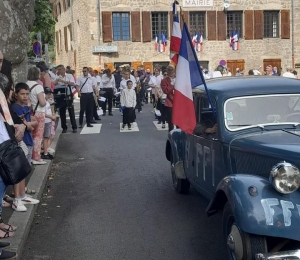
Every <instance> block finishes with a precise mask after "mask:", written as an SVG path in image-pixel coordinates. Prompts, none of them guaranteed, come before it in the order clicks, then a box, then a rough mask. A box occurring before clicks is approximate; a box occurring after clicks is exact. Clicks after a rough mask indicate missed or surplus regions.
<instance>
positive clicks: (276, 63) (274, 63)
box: [263, 59, 281, 70]
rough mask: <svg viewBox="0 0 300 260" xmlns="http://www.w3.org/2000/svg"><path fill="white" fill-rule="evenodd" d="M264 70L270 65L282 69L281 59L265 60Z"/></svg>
mask: <svg viewBox="0 0 300 260" xmlns="http://www.w3.org/2000/svg"><path fill="white" fill-rule="evenodd" d="M263 64H264V68H263V69H264V70H265V68H266V67H267V66H268V65H271V66H272V67H277V69H279V68H281V59H264V60H263Z"/></svg>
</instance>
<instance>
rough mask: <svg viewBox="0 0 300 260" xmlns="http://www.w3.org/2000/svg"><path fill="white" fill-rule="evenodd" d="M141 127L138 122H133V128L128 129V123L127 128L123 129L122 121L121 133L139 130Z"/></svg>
mask: <svg viewBox="0 0 300 260" xmlns="http://www.w3.org/2000/svg"><path fill="white" fill-rule="evenodd" d="M139 131H140V129H139V127H138V125H137V123H136V122H134V123H132V124H131V130H129V129H128V127H127V125H126V126H125V128H124V129H123V130H122V123H120V133H128V132H139Z"/></svg>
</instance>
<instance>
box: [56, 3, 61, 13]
mask: <svg viewBox="0 0 300 260" xmlns="http://www.w3.org/2000/svg"><path fill="white" fill-rule="evenodd" d="M57 7H58V15H60V14H61V4H60V2H59V3H58V5H57Z"/></svg>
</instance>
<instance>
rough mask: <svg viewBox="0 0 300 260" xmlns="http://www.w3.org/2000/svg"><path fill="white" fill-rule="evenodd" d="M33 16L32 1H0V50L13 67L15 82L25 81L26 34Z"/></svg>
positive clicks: (27, 40) (27, 39) (27, 37)
mask: <svg viewBox="0 0 300 260" xmlns="http://www.w3.org/2000/svg"><path fill="white" fill-rule="evenodd" d="M34 15H35V14H34V0H2V1H0V24H1V26H0V50H1V51H2V52H3V54H4V57H5V58H6V59H7V60H9V61H10V62H11V63H12V65H13V77H14V80H15V82H20V81H25V80H26V74H27V50H28V43H29V33H28V32H29V30H30V28H31V26H32V24H33V21H34Z"/></svg>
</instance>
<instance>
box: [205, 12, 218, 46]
mask: <svg viewBox="0 0 300 260" xmlns="http://www.w3.org/2000/svg"><path fill="white" fill-rule="evenodd" d="M216 18H217V15H216V11H207V27H208V32H207V33H208V35H207V39H208V40H209V41H215V40H217V33H216V31H217V23H216Z"/></svg>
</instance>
